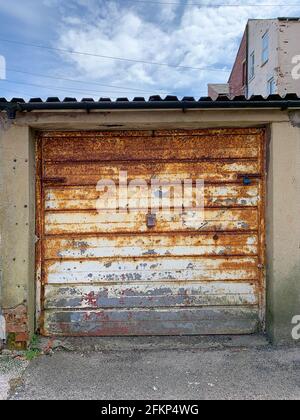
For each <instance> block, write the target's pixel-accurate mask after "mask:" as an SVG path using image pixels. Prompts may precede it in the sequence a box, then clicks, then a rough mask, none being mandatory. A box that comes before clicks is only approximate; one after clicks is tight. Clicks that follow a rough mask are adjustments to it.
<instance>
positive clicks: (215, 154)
mask: <svg viewBox="0 0 300 420" xmlns="http://www.w3.org/2000/svg"><path fill="white" fill-rule="evenodd" d="M264 141H265V139H264V130H262V129H256V128H250V129H214V130H181V131H178V130H174V131H172V130H169V131H155V132H149V131H148V132H147V131H144V132H138V131H134V132H128V131H121V132H70V133H67V132H63V133H60V132H49V133H43V134H41V136H40V140H39V143H40V144H39V146H38V153H37V156H38V157H37V160H38V168H39V169H38V183H37V193H38V194H37V195H38V202H37V207H38V223H37V236H39V237H40V238H41V240H40V241H39V242H38V246H37V261H38V269H37V277H38V280H39V282H38V283H39V285H40V291H41V300H40V301H39V302H40V306H41V316H40V321H41V328H42V332H43V333H44V334H46V335H51V334H62V335H99V336H101V335H123V334H125V335H147V334H159V335H160V334H167V335H168V334H170V335H171V334H230V333H232V334H242V333H250V332H254V331H256V330H257V328H258V326H259V319H260V320H261V319H263V315H264V297H263V296H264V265H265V260H264V258H265V256H264V253H265V246H264V235H265V233H264V230H265V227H264V199H265V156H264V154H265V150H264ZM120 171H127V173H128V181H131V180H134V179H136V178H138V179H142V180H144V181H145V182H146V183H147V184H150V180H151V179H152V178H158V179H163V180H164V181H166V182H168V181H171V182H173V181H176V180H177V181H179V180H182V179H192V180H196V179H204V181H205V194H204V196H205V202H204V205H205V219H204V221H199V219H198V217H197V216H198V215H197V214H196V213H195V212H193V211H185V212H183V213H182V214H171V213H168V212H163V211H159V212H158V213H157V214H156V217H155V224H154V226H152V227H151V229H150V228H149V226H147V223H146V221H147V217H146V216H147V214H148V209H147V197H146V196H141V197H140V198H141V200H140V207H139V210H138V211H136V212H134V213H130V212H127V213H126V212H125V213H116V212H115V210H114V209H113V207H112V206H111V204H110V203H111V202H110V200H109V199H108V201H107V205H106V206H105V209H103V213H102V212H101V211H100V212H99V211H97V210H96V201H97V199H98V198H99V192H98V191H96V188H95V186H96V184H97V182H98V181H99V179H110V180H112V181H114V182H116V184H117V185H118V181H119V178H118V176H119V172H120ZM58 179H59V183H58V182H57V180H58ZM135 194H136V193H135V192H134V191H132V192H131V198H132V199H135V198H136V195H135ZM157 194H158V195H159V194H160V190H158V191H157ZM143 203H144V205H143ZM38 313H39V311H38Z"/></svg>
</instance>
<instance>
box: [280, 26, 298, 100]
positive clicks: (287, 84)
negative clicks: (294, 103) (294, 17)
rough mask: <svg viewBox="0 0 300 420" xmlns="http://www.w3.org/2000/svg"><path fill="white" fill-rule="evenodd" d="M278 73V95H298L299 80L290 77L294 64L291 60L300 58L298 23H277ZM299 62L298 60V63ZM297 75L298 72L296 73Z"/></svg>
mask: <svg viewBox="0 0 300 420" xmlns="http://www.w3.org/2000/svg"><path fill="white" fill-rule="evenodd" d="M278 31H279V32H278V34H279V72H278V93H279V94H280V95H282V96H283V95H285V94H286V93H290V92H292V93H297V94H298V95H300V78H299V79H294V78H293V77H292V69H293V67H294V66H295V64H293V63H292V59H293V57H295V56H298V57H299V58H300V21H299V22H291V21H287V22H279V28H278ZM299 62H300V60H298V63H299ZM298 73H299V75H300V72H299V71H298Z"/></svg>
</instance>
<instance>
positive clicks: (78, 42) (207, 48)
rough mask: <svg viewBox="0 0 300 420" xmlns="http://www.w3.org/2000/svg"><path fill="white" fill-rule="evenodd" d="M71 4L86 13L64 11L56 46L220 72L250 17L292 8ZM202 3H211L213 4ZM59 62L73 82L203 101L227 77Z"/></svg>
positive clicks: (114, 63)
mask: <svg viewBox="0 0 300 420" xmlns="http://www.w3.org/2000/svg"><path fill="white" fill-rule="evenodd" d="M166 2H167V1H166ZM192 2H193V1H192ZM194 2H195V1H194ZM220 2H221V0H220ZM254 2H255V3H257V4H258V5H259V4H260V5H262V4H268V2H269V3H270V0H259V1H255V0H252V1H251V4H253V3H254ZM75 3H76V4H77V6H79V7H83V6H84V10H85V12H86V13H85V14H84V17H82V18H81V17H80V16H78V15H76V16H75V15H74V16H73V15H70V14H68V16H67V18H65V19H64V20H63V22H62V25H61V27H60V35H59V42H58V43H57V46H58V47H59V48H65V49H70V50H73V51H84V52H89V53H92V54H99V55H106V56H113V57H123V58H131V59H137V60H144V61H155V62H161V63H169V64H172V65H181V66H192V67H198V68H203V67H218V68H223V69H224V68H226V67H227V68H230V67H231V65H232V63H233V60H234V58H235V55H236V52H237V48H238V44H239V40H240V38H241V36H242V34H243V31H244V28H245V25H246V22H247V20H248V18H250V17H251V18H267V17H275V16H277V15H290V14H291V12H292V11H293V9H291V8H289V7H284V8H282V7H280V8H279V7H272V8H270V7H263V6H258V7H257V8H253V7H247V6H244V7H239V8H228V7H222V8H218V9H215V8H200V7H198V6H192V5H190V6H189V7H185V8H184V9H183V10H179V7H178V6H177V5H161V6H155V8H156V9H155V8H153V5H152V6H149V7H151V8H150V9H148V12H147V10H146V7H147V6H146V5H144V7H143V8H142V10H141V4H138V5H137V6H136V7H134V6H128V7H127V8H125V7H120V3H114V2H105V4H104V5H103V3H102V4H101V6H99V3H97V2H95V1H94V0H88V1H82V0H77V1H76V2H75ZM207 3H208V4H213V3H214V4H216V2H212V1H210V0H209V1H207ZM227 3H228V2H227ZM271 3H272V4H274V3H276V4H279V3H282V0H272V1H271ZM123 4H124V3H123ZM125 4H126V5H127V4H130V3H127V2H126V3H125ZM181 9H182V8H181ZM153 10H154V11H156V12H155V13H154V12H153ZM294 11H297V10H295V9H294ZM298 12H300V6H299V10H298ZM68 13H70V10H69V12H68ZM170 22H172V24H170ZM80 23H81V24H80ZM63 58H64V60H66V61H67V62H68V63H69V64H72V65H73V66H75V70H76V72H75V73H76V75H77V76H78V78H83V77H84V78H86V79H88V80H98V81H101V83H109V84H112V83H115V84H119V85H123V86H131V87H137V88H143V89H145V90H149V89H152V90H153V92H154V93H155V92H156V91H158V90H163V91H165V92H174V91H180V92H181V91H182V92H183V91H185V92H186V93H187V94H191V93H194V94H195V95H196V96H200V95H201V94H204V93H205V91H206V84H207V83H208V82H226V81H227V77H228V73H226V72H225V73H224V72H222V71H220V72H216V71H208V70H207V71H199V70H183V69H173V68H169V67H163V66H154V65H153V66H151V65H147V64H141V63H131V62H126V61H119V60H110V59H100V58H96V57H88V56H81V55H75V54H74V55H69V54H66V55H63Z"/></svg>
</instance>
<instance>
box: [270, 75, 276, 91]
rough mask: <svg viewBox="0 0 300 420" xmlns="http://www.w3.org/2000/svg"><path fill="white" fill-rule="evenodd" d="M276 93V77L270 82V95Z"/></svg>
mask: <svg viewBox="0 0 300 420" xmlns="http://www.w3.org/2000/svg"><path fill="white" fill-rule="evenodd" d="M274 93H276V83H275V79H274V77H272V78H271V79H269V80H268V95H273V94H274Z"/></svg>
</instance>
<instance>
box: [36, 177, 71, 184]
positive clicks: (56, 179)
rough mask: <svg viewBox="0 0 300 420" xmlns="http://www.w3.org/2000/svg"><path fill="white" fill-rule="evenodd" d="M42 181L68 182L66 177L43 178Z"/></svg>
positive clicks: (53, 182)
mask: <svg viewBox="0 0 300 420" xmlns="http://www.w3.org/2000/svg"><path fill="white" fill-rule="evenodd" d="M42 182H44V183H47V184H48V183H49V184H50V183H51V184H63V183H65V182H66V178H42Z"/></svg>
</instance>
